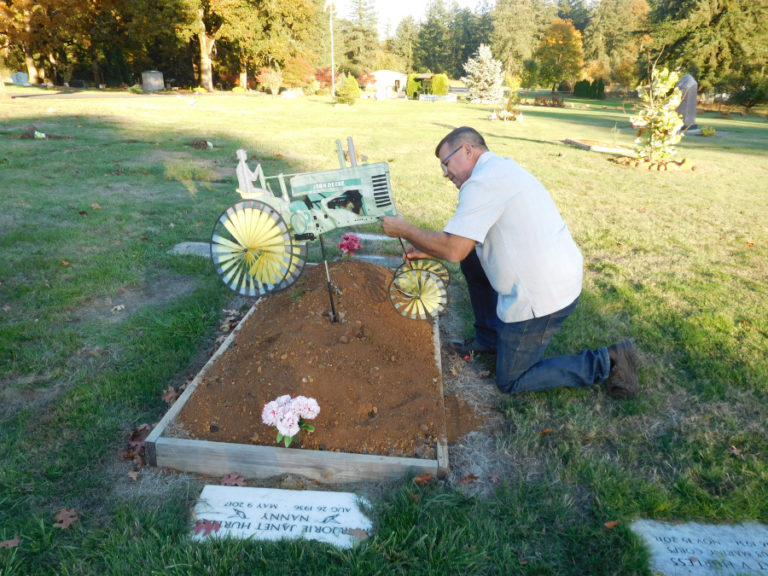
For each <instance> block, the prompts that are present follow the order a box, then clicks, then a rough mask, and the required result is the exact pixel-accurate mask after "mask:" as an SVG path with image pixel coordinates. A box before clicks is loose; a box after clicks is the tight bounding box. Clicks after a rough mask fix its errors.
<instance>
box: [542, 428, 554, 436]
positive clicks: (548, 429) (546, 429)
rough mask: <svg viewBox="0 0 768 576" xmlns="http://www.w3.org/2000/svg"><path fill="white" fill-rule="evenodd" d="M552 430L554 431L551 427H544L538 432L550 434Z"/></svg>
mask: <svg viewBox="0 0 768 576" xmlns="http://www.w3.org/2000/svg"><path fill="white" fill-rule="evenodd" d="M552 432H554V430H552V428H544V430H542V431H541V432H539V434H541V435H545V434H552Z"/></svg>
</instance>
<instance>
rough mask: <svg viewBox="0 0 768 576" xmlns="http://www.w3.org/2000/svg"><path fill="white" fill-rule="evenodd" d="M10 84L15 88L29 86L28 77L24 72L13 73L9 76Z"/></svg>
mask: <svg viewBox="0 0 768 576" xmlns="http://www.w3.org/2000/svg"><path fill="white" fill-rule="evenodd" d="M11 82H13V83H14V84H15V85H16V86H29V76H28V75H27V73H26V72H14V73H13V74H11Z"/></svg>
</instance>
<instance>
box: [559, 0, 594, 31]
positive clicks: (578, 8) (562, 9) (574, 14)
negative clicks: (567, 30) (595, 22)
mask: <svg viewBox="0 0 768 576" xmlns="http://www.w3.org/2000/svg"><path fill="white" fill-rule="evenodd" d="M557 17H558V18H562V19H563V20H570V21H571V22H572V23H573V26H574V28H576V30H578V31H579V32H581V33H582V34H583V33H584V30H585V29H586V27H587V24H589V6H588V5H587V2H585V0H560V1H559V2H558V3H557Z"/></svg>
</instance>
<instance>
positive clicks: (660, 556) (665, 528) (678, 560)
mask: <svg viewBox="0 0 768 576" xmlns="http://www.w3.org/2000/svg"><path fill="white" fill-rule="evenodd" d="M631 527H632V530H633V531H634V532H635V533H636V534H638V535H639V536H641V537H642V538H643V540H644V541H645V542H646V544H647V545H648V548H649V550H650V552H651V568H652V569H653V570H654V571H655V572H654V574H659V575H662V574H663V575H665V576H689V575H691V576H742V575H750V576H762V575H766V576H768V527H766V526H764V525H762V524H757V523H747V524H735V525H711V524H698V523H694V522H689V523H686V524H667V523H664V522H655V521H652V520H637V521H635V522H634V523H633V524H632V526H631Z"/></svg>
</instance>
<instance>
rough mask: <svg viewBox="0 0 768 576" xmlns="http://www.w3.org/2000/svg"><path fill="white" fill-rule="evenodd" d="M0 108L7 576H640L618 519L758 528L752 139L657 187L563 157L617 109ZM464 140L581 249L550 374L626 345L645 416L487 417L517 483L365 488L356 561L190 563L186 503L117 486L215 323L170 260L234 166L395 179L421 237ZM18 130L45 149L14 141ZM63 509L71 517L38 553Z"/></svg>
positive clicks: (301, 102)
mask: <svg viewBox="0 0 768 576" xmlns="http://www.w3.org/2000/svg"><path fill="white" fill-rule="evenodd" d="M12 93H13V94H14V95H19V96H21V97H18V98H13V99H10V98H5V99H0V175H1V176H2V178H1V181H2V193H0V250H1V251H2V258H0V575H3V576H5V575H10V574H14V575H15V574H35V575H37V574H61V575H73V574H110V575H111V574H125V575H135V574H163V575H175V574H178V575H184V574H192V573H201V574H203V573H204V574H285V573H287V572H295V573H303V574H360V575H363V574H365V575H369V574H441V575H442V574H537V575H539V574H574V575H578V574H621V575H627V574H650V569H649V566H648V558H647V553H646V551H645V549H644V548H643V547H642V545H641V543H640V542H639V541H638V539H637V538H636V537H635V536H634V535H633V533H632V532H631V530H630V529H629V524H630V523H631V522H632V520H633V519H635V518H650V519H657V520H666V521H685V520H698V521H703V522H711V523H720V522H740V521H749V520H754V521H760V522H764V523H768V429H767V426H766V423H767V422H768V376H766V374H768V359H767V357H766V348H767V347H768V346H767V345H768V316H767V315H766V308H768V287H767V286H768V226H766V222H768V196H767V195H766V184H765V183H766V182H767V181H768V161H767V160H768V152H766V151H768V122H766V121H765V119H763V118H760V117H757V116H747V117H736V116H732V117H730V118H724V117H720V116H719V115H717V114H716V113H706V114H703V115H700V117H699V118H698V122H699V124H701V125H705V126H711V127H714V128H715V129H716V130H717V133H716V135H715V136H713V137H706V138H705V137H700V136H693V135H690V136H686V137H685V138H684V139H683V141H682V143H681V144H680V146H679V156H680V157H686V158H689V159H690V160H691V161H692V162H693V163H694V164H695V167H696V169H695V170H694V171H683V172H670V173H662V172H648V171H644V170H639V169H632V168H627V167H623V166H620V165H618V164H616V163H613V162H611V161H609V159H608V158H609V157H608V156H607V155H604V154H600V153H595V152H588V151H584V150H580V149H577V148H572V147H568V146H566V145H564V144H563V140H565V139H592V140H599V141H603V142H606V143H609V144H618V145H624V146H631V145H632V140H633V133H632V131H631V129H630V127H629V116H628V114H629V111H628V110H626V108H624V107H623V104H622V102H620V101H615V102H596V101H589V102H579V101H572V102H573V105H572V106H569V107H567V108H538V107H525V108H524V109H523V110H524V117H525V120H524V122H522V123H503V122H499V121H489V120H488V119H487V117H488V115H489V112H490V110H489V109H488V108H487V107H484V106H477V105H469V104H463V103H445V102H414V101H391V102H372V101H361V102H359V103H358V104H356V105H354V106H351V107H347V106H337V107H333V106H331V105H330V104H329V102H328V101H327V99H323V98H305V99H295V100H288V99H273V98H270V97H265V96H252V95H231V94H214V95H203V96H199V95H196V96H192V95H190V94H176V95H167V94H163V95H160V94H156V95H130V94H117V93H102V94H99V93H93V92H83V93H79V94H78V95H66V96H57V97H50V96H49V95H47V94H48V93H46V92H44V91H41V90H39V89H35V88H30V89H18V88H14V89H13V91H12ZM569 102H570V101H569ZM625 110H626V111H625ZM460 125H472V126H474V127H476V128H477V129H478V130H480V132H481V133H483V134H484V135H485V136H486V139H487V141H488V144H489V146H490V148H491V149H492V150H494V151H495V152H497V153H500V154H503V155H510V156H513V157H514V158H515V159H517V161H518V162H520V163H521V164H522V165H523V166H524V167H526V168H527V169H529V170H530V171H531V172H533V173H534V174H535V175H536V176H537V177H538V178H539V179H540V180H541V181H542V182H543V183H544V184H545V185H546V187H547V188H548V189H549V191H550V193H551V194H552V196H553V198H554V199H555V201H556V203H557V204H558V206H559V207H560V210H561V212H562V214H563V216H564V218H565V220H566V221H567V222H568V225H569V227H570V229H571V231H572V233H573V235H574V237H575V239H576V241H577V242H578V244H579V245H580V246H581V248H582V250H583V253H584V256H585V262H586V271H585V272H586V274H585V282H584V292H583V295H582V301H581V303H580V305H579V308H578V309H577V311H576V312H575V313H574V315H573V317H572V318H571V319H570V320H569V321H568V323H567V324H566V327H565V329H564V330H563V332H562V333H561V334H560V335H558V337H557V338H556V340H555V341H554V342H553V345H552V351H553V352H566V351H577V350H579V349H581V348H582V347H597V346H601V345H605V344H608V343H610V342H613V341H616V340H618V339H621V338H623V337H634V338H635V339H636V341H637V342H638V347H639V349H640V352H641V354H642V368H641V374H640V384H641V393H640V394H639V395H638V396H637V397H636V398H635V399H632V400H628V401H614V400H612V399H610V398H609V397H607V396H606V395H605V393H604V392H603V391H602V390H600V389H598V388H597V387H595V388H594V389H590V390H576V391H574V390H555V391H552V392H547V393H541V394H534V395H523V396H515V397H506V398H504V400H503V401H502V402H501V404H500V405H499V406H498V408H499V410H500V411H501V412H502V413H503V415H504V421H505V426H504V427H503V431H501V432H500V433H499V434H498V436H497V437H496V438H495V439H494V441H495V444H496V448H497V450H498V452H499V453H502V454H504V456H505V458H506V459H507V462H508V463H509V467H508V470H511V472H505V474H504V477H503V478H501V481H500V482H499V484H498V486H497V489H496V490H495V491H494V492H493V493H492V495H491V496H489V497H478V496H471V495H468V494H467V493H466V492H465V491H462V489H461V487H459V486H451V485H448V484H447V483H438V484H436V485H432V486H418V485H416V484H414V483H412V482H410V481H409V480H408V479H403V481H402V482H399V483H395V484H394V485H387V486H381V487H378V490H377V492H376V493H377V494H378V497H377V498H375V499H374V502H373V505H374V509H375V519H374V522H375V536H374V537H372V538H371V539H369V540H367V541H366V542H364V543H363V544H361V545H360V546H358V547H356V548H355V549H353V550H351V551H339V550H337V549H334V548H328V547H326V546H323V545H320V544H317V543H312V542H307V543H296V542H294V543H263V542H242V541H224V542H209V543H205V544H198V543H193V542H191V541H190V539H189V510H190V508H191V506H192V505H193V504H194V501H195V499H196V497H197V495H198V494H199V491H200V488H201V485H202V480H201V479H199V478H195V477H192V476H189V475H185V474H175V473H161V472H158V471H154V470H145V471H142V473H141V475H140V476H139V479H138V480H133V479H131V478H129V477H128V475H127V473H128V472H129V471H130V470H132V468H131V465H130V464H129V463H126V462H123V461H122V460H120V459H119V458H118V453H119V452H120V451H121V450H122V449H123V448H124V447H125V445H126V442H127V439H128V437H129V436H130V434H131V431H132V430H133V429H134V428H136V427H137V426H139V425H140V424H142V423H144V422H156V421H157V420H159V418H160V417H161V416H162V414H163V412H164V409H165V403H164V402H163V400H162V393H163V390H165V389H166V388H168V387H169V386H173V385H175V386H178V385H179V384H181V383H183V382H184V381H185V380H186V379H188V378H189V377H191V376H193V375H194V374H195V373H196V372H197V370H198V369H199V367H200V366H201V365H202V363H203V362H204V361H205V359H206V358H207V357H208V356H209V355H210V353H211V351H212V350H213V347H214V340H215V338H216V336H217V334H218V332H217V328H218V324H219V322H220V320H221V318H222V309H224V308H227V307H228V306H231V305H232V302H233V300H232V295H231V293H229V292H228V290H227V289H226V288H224V287H223V285H222V284H221V282H220V281H219V280H218V278H217V277H216V275H215V273H214V271H213V270H212V267H211V265H210V263H209V262H207V261H206V260H204V259H201V258H197V257H193V256H185V257H184V256H175V255H171V254H169V252H168V251H169V249H170V248H171V247H172V246H174V245H175V244H177V243H179V242H184V241H207V240H208V239H209V236H210V232H211V227H212V225H213V223H214V221H215V219H216V218H217V216H218V215H219V214H220V212H221V211H222V210H223V209H224V208H226V207H227V206H228V205H230V204H231V203H233V202H234V201H236V200H237V199H238V198H239V196H238V195H237V193H236V192H235V186H236V178H235V173H234V168H235V165H236V157H235V151H236V149H237V148H241V147H242V148H245V149H246V150H247V151H248V152H249V154H250V155H253V156H255V157H257V158H260V159H261V160H262V164H263V167H264V170H265V172H266V174H267V175H272V174H276V173H277V172H281V171H282V172H285V173H289V172H301V171H310V170H320V169H330V168H335V167H337V166H338V161H337V157H336V151H335V140H336V139H342V141H344V140H345V139H346V137H348V136H352V137H353V138H354V140H355V144H356V147H357V150H358V151H359V152H360V153H361V154H363V155H365V156H367V157H368V160H369V161H371V162H374V161H387V162H388V163H389V164H390V170H391V175H392V185H393V189H394V194H395V199H396V202H397V204H398V208H399V210H400V211H401V212H402V213H403V214H404V215H405V216H406V217H407V218H409V219H411V220H412V221H414V222H415V223H417V224H420V225H422V226H428V227H433V228H436V229H440V228H442V226H443V224H444V223H445V222H446V220H447V219H448V218H449V217H450V216H451V214H452V212H453V209H454V207H455V203H456V199H457V191H456V190H455V189H454V188H453V186H452V184H450V183H449V182H448V181H446V180H444V179H443V178H442V173H441V171H440V167H439V163H438V161H437V159H436V158H435V157H434V155H433V151H434V146H435V144H436V143H437V142H438V141H439V139H440V138H441V137H442V136H443V135H444V134H445V133H447V132H448V131H449V130H450V129H451V128H453V127H456V126H460ZM31 126H34V128H35V129H36V130H37V131H38V132H41V133H44V134H46V135H47V138H46V139H25V138H21V135H22V134H23V133H24V132H26V131H28V130H29V129H30V127H31ZM196 139H202V140H208V141H210V142H211V143H212V144H213V149H212V150H208V149H203V150H201V149H197V148H194V147H191V146H190V145H189V144H190V143H191V142H192V141H193V140H196ZM252 167H253V165H252ZM454 270H455V267H454ZM456 276H458V274H457V275H456ZM121 306H122V308H121ZM452 313H461V311H458V312H456V311H454V312H452ZM464 314H466V311H464ZM489 385H491V384H489ZM544 430H547V431H551V433H547V434H542V431H544ZM347 489H348V488H347ZM352 490H353V491H354V487H352ZM65 507H66V508H73V509H75V510H77V511H78V515H79V519H78V520H77V521H76V522H75V523H74V524H73V525H72V526H71V527H69V528H68V529H60V528H57V527H54V521H53V519H54V515H55V514H56V512H57V511H58V510H60V509H62V508H65ZM613 521H618V524H617V525H616V526H615V527H614V528H612V529H608V528H606V526H605V524H606V522H613ZM609 525H612V524H609ZM16 536H18V537H19V545H18V546H9V547H4V546H3V545H2V544H3V543H4V542H7V541H10V540H13V539H14V538H15V537H16Z"/></svg>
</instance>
